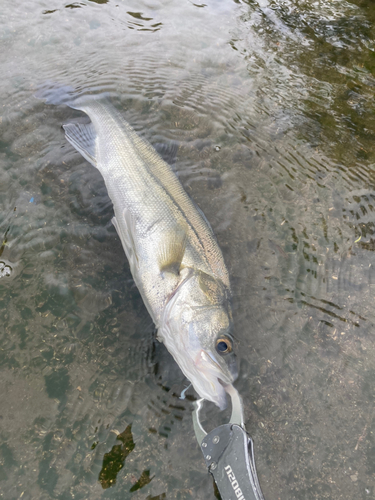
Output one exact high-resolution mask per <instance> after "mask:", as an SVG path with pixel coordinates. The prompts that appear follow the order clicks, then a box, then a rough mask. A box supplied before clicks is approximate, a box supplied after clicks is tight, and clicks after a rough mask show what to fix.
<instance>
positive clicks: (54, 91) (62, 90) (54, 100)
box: [35, 81, 77, 108]
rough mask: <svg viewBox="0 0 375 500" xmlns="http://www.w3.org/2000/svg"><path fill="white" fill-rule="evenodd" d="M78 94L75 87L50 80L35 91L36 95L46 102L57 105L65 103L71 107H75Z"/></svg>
mask: <svg viewBox="0 0 375 500" xmlns="http://www.w3.org/2000/svg"><path fill="white" fill-rule="evenodd" d="M76 95H77V91H76V89H74V88H73V87H70V86H69V85H59V84H57V83H55V82H49V81H47V82H45V83H44V84H43V85H41V86H40V87H39V88H38V90H37V92H36V93H35V97H36V98H37V99H42V100H43V101H45V103H46V104H55V105H57V106H59V105H61V104H65V105H66V106H69V107H71V108H74V107H75V106H74V101H75V100H76Z"/></svg>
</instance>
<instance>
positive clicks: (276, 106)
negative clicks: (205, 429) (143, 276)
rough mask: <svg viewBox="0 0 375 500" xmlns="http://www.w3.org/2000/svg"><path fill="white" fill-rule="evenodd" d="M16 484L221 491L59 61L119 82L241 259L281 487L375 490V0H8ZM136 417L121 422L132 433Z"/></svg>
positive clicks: (262, 467)
mask: <svg viewBox="0 0 375 500" xmlns="http://www.w3.org/2000/svg"><path fill="white" fill-rule="evenodd" d="M0 18H1V23H0V39H1V44H2V50H3V52H2V53H3V54H4V56H5V57H4V58H3V59H2V62H1V68H2V74H3V75H4V78H3V79H2V80H1V83H0V95H1V102H2V107H1V110H0V132H1V139H0V204H1V212H0V257H1V259H0V260H1V262H0V304H1V307H0V325H1V326H0V340H1V342H0V346H1V347H0V371H1V380H2V384H0V440H1V444H0V492H1V494H2V496H3V497H4V498H23V499H34V498H35V499H36V498H37V499H42V500H43V499H49V498H58V499H71V498H82V499H85V498H93V499H95V498H103V499H105V498H108V499H117V498H118V499H120V498H121V499H124V498H137V499H138V498H139V499H148V500H153V499H154V500H156V499H166V498H168V499H171V498H176V499H193V498H194V499H203V498H204V499H207V498H212V499H214V498H215V495H216V493H215V490H214V488H213V485H212V480H211V478H210V477H209V476H208V475H207V474H206V472H205V467H204V463H203V460H202V456H201V452H200V450H199V449H198V445H197V443H196V441H195V437H194V434H193V429H192V421H191V408H192V406H191V402H192V400H193V399H194V392H193V391H192V389H189V390H188V391H187V398H186V399H185V400H181V399H179V396H180V394H181V391H182V390H183V389H185V388H186V386H187V385H188V384H187V381H186V380H185V379H184V377H183V376H182V374H181V372H180V370H179V369H178V367H177V366H176V365H175V363H174V362H173V360H172V359H171V357H170V355H169V354H168V353H167V352H166V351H165V349H164V348H163V346H161V345H159V344H158V343H157V341H156V340H155V332H154V327H153V324H152V321H151V319H150V318H149V316H148V314H147V311H146V309H145V307H144V305H143V303H142V300H141V299H140V296H139V293H138V291H137V289H136V287H135V285H134V282H133V280H132V277H131V274H130V271H129V267H128V263H127V261H126V258H125V256H124V252H123V250H122V247H121V244H120V241H119V239H118V237H117V235H116V232H115V230H114V228H113V226H112V224H111V218H112V216H113V213H112V205H111V202H110V200H109V198H108V195H107V192H106V189H105V187H104V184H103V181H102V178H101V176H100V174H99V172H98V171H97V170H95V169H94V168H93V167H91V166H90V165H88V164H87V162H85V161H84V160H83V159H82V157H81V156H80V155H79V154H78V153H76V152H75V151H74V150H73V149H72V148H71V147H70V146H69V144H68V143H67V142H66V140H65V139H64V134H63V131H62V130H61V125H62V124H64V123H67V122H70V121H79V120H82V116H81V114H80V113H79V112H76V111H74V110H72V109H69V108H67V107H64V106H59V107H55V106H48V105H45V104H44V103H43V102H41V101H38V100H37V99H35V98H34V94H35V93H36V90H37V89H38V88H39V87H40V85H45V84H46V82H58V83H59V84H65V85H70V86H72V87H73V88H74V89H76V92H78V93H96V94H106V96H107V98H108V97H109V98H110V99H111V100H112V101H113V103H114V105H115V106H116V107H117V108H118V109H119V110H120V112H121V113H122V114H123V115H124V117H125V118H126V119H127V120H128V121H129V122H130V123H131V124H132V125H133V126H134V127H135V129H136V130H137V131H138V133H139V134H140V135H142V136H143V137H145V138H147V139H148V140H149V141H150V142H151V143H152V144H153V145H154V146H155V147H156V149H157V150H158V151H159V152H160V154H161V155H162V156H163V157H164V158H165V159H166V160H167V161H168V162H169V163H170V164H171V165H172V166H173V167H174V169H175V171H176V173H177V175H178V176H179V178H180V180H181V181H182V183H183V185H184V187H185V189H186V190H187V192H188V193H189V195H190V196H191V197H192V198H193V199H194V200H195V201H196V203H197V204H198V205H199V206H200V207H201V208H202V210H203V212H204V213H205V215H206V216H207V218H208V220H209V221H210V223H211V225H212V227H213V229H214V232H215V234H216V235H217V238H218V241H219V244H220V246H221V248H222V249H223V252H224V256H225V260H226V262H227V265H228V267H229V269H230V274H231V281H232V287H233V306H234V314H235V325H236V331H235V335H236V337H237V339H238V342H239V345H240V357H241V373H240V377H239V380H238V383H237V387H238V389H239V390H240V392H241V394H242V395H243V398H244V402H245V415H246V418H247V422H246V425H247V428H248V430H249V432H250V434H251V435H252V437H253V438H254V441H255V454H256V460H257V464H258V475H259V479H260V482H261V485H262V489H263V492H264V495H265V498H266V499H267V500H273V499H275V500H277V499H279V498H288V499H298V500H307V499H319V500H320V499H323V498H327V499H334V500H336V499H337V500H338V499H340V498H363V499H367V498H373V497H374V495H375V480H374V474H375V469H374V463H375V440H374V429H373V427H374V423H373V414H374V397H375V394H374V386H375V363H374V360H375V353H374V343H373V330H374V307H373V301H374V293H373V292H374V286H375V271H374V267H373V265H374V264H373V250H374V248H375V246H374V245H375V243H374V241H375V240H374V217H373V215H374V207H375V194H374V184H375V176H374V172H375V170H374V164H375V156H374V147H373V144H374V135H375V121H374V96H373V90H374V87H375V78H374V77H375V74H374V71H375V66H374V50H375V43H374V40H375V37H374V35H375V33H374V30H375V24H374V23H375V16H374V9H373V4H372V2H371V1H370V0H369V1H365V0H353V1H350V2H349V1H340V2H334V1H333V2H323V1H317V2H296V1H293V0H290V1H289V0H288V1H281V0H258V1H246V2H245V1H243V2H237V1H235V2H230V1H229V0H220V1H209V2H205V3H204V4H200V3H196V4H194V3H193V2H189V1H188V2H184V3H181V2H177V1H173V0H172V1H169V0H165V1H164V0H162V1H152V2H145V1H141V2H139V1H137V2H135V1H134V0H126V1H121V2H115V1H112V0H83V1H81V2H73V3H71V2H66V3H64V2H63V3H61V2H57V0H56V1H55V0H54V1H52V2H51V1H49V2H47V1H46V0H33V1H31V2H26V3H25V2H20V1H18V0H17V1H15V2H8V3H5V4H4V5H3V6H2V11H1V13H0ZM120 436H121V437H120Z"/></svg>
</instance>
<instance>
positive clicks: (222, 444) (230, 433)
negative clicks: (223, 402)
mask: <svg viewBox="0 0 375 500" xmlns="http://www.w3.org/2000/svg"><path fill="white" fill-rule="evenodd" d="M225 390H226V392H227V393H228V394H229V395H230V397H231V400H232V414H231V417H230V421H229V423H227V424H224V425H220V426H219V427H216V429H214V430H212V431H211V432H209V433H207V432H206V431H205V430H204V429H203V427H202V424H201V422H200V420H199V412H200V410H201V408H202V406H203V402H204V399H199V400H198V401H196V402H195V409H194V411H193V426H194V431H195V435H196V438H197V440H198V443H199V445H200V447H201V450H202V453H203V456H204V459H205V462H206V465H207V467H208V470H209V472H210V473H211V474H212V475H213V477H214V480H215V482H216V485H217V487H218V489H219V492H220V495H221V498H222V500H264V497H263V494H262V491H261V489H260V485H259V481H258V476H257V473H256V468H255V459H254V445H253V441H252V439H251V437H250V436H249V435H248V434H247V432H246V430H245V425H244V418H243V406H242V399H241V396H240V395H239V393H238V391H237V390H236V389H235V388H234V387H233V386H232V385H230V386H226V387H225Z"/></svg>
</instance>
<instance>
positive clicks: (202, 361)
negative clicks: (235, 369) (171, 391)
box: [193, 349, 233, 410]
mask: <svg viewBox="0 0 375 500" xmlns="http://www.w3.org/2000/svg"><path fill="white" fill-rule="evenodd" d="M195 365H196V367H197V368H198V371H199V373H200V377H199V380H197V381H195V383H193V385H194V388H195V390H196V391H197V392H198V394H199V395H200V396H201V397H202V398H204V399H207V400H208V401H212V403H214V404H216V405H217V406H218V407H219V408H220V410H224V409H225V408H226V406H227V394H226V391H225V386H227V385H229V384H232V382H233V380H230V379H229V377H227V376H226V374H225V373H224V372H223V370H222V368H221V366H220V365H219V363H218V362H217V361H216V360H215V358H214V357H213V356H212V355H211V353H209V352H207V351H205V350H204V349H202V350H201V351H200V352H199V353H198V355H197V357H196V360H195Z"/></svg>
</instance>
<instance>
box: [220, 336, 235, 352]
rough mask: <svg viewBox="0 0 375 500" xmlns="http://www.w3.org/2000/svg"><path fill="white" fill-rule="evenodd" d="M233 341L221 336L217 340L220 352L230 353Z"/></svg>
mask: <svg viewBox="0 0 375 500" xmlns="http://www.w3.org/2000/svg"><path fill="white" fill-rule="evenodd" d="M232 347H233V346H232V341H231V340H230V339H228V337H219V338H218V339H217V340H216V350H217V352H218V353H219V354H228V352H231V351H232Z"/></svg>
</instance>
